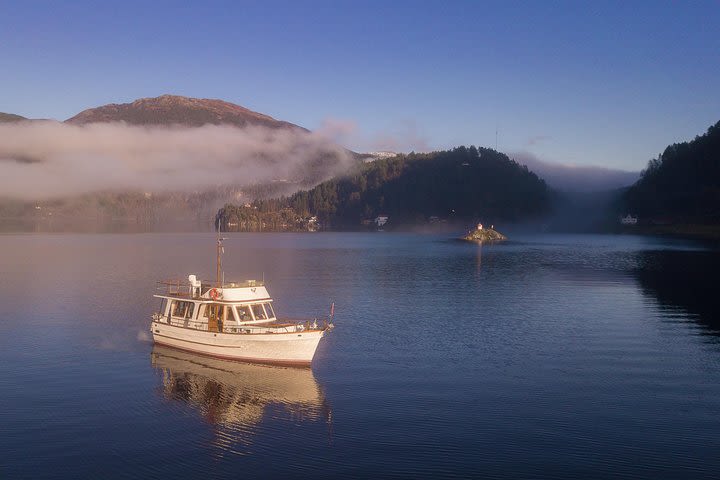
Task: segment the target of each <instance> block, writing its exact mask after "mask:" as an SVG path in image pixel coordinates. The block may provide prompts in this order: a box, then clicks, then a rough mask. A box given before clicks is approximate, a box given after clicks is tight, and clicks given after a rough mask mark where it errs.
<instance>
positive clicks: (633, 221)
mask: <svg viewBox="0 0 720 480" xmlns="http://www.w3.org/2000/svg"><path fill="white" fill-rule="evenodd" d="M637 222H638V219H637V217H633V216H632V215H630V214H629V213H628V214H627V215H625V216H624V217H621V218H620V223H621V224H623V225H637Z"/></svg>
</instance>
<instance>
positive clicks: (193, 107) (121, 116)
mask: <svg viewBox="0 0 720 480" xmlns="http://www.w3.org/2000/svg"><path fill="white" fill-rule="evenodd" d="M65 122H66V123H72V124H76V125H83V124H87V123H103V122H125V123H128V124H131V125H183V126H192V127H199V126H202V125H208V124H210V125H228V124H229V125H236V126H238V127H246V126H263V127H268V128H282V129H293V130H294V129H298V130H302V131H308V130H306V129H305V128H302V127H300V126H298V125H295V124H292V123H290V122H284V121H282V120H276V119H274V118H272V117H270V116H268V115H264V114H262V113H258V112H254V111H252V110H249V109H247V108H245V107H241V106H240V105H235V104H234V103H230V102H226V101H223V100H215V99H207V98H190V97H182V96H179V95H162V96H159V97H155V98H141V99H138V100H135V101H134V102H132V103H121V104H117V103H111V104H108V105H103V106H100V107H96V108H89V109H87V110H83V111H82V112H80V113H78V114H77V115H75V116H74V117H72V118H69V119H67V120H66V121H65Z"/></svg>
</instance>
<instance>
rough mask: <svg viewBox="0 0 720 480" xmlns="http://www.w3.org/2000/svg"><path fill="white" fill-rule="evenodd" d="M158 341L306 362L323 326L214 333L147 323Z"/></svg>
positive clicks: (247, 357) (252, 358)
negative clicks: (286, 330)
mask: <svg viewBox="0 0 720 480" xmlns="http://www.w3.org/2000/svg"><path fill="white" fill-rule="evenodd" d="M151 331H152V335H153V341H154V342H155V343H156V344H158V345H165V346H167V347H172V348H177V349H180V350H186V351H189V352H195V353H200V354H203V355H208V356H212V357H217V358H224V359H228V360H240V361H245V362H252V363H268V364H275V365H295V366H309V365H310V364H311V363H312V359H313V357H314V356H315V351H316V350H317V346H318V343H320V339H321V338H322V337H323V335H324V334H325V331H323V330H311V331H304V332H292V333H271V334H234V333H215V332H207V331H202V330H195V329H189V328H183V327H176V326H173V325H168V324H166V323H158V322H152V323H151Z"/></svg>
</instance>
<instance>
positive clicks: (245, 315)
mask: <svg viewBox="0 0 720 480" xmlns="http://www.w3.org/2000/svg"><path fill="white" fill-rule="evenodd" d="M235 308H236V311H237V317H238V319H239V321H241V322H249V321H251V320H252V315H251V314H250V307H248V306H247V305H241V306H239V307H235Z"/></svg>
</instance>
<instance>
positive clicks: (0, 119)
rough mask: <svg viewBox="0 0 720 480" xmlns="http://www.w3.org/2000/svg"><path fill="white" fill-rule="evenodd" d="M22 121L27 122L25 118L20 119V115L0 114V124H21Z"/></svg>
mask: <svg viewBox="0 0 720 480" xmlns="http://www.w3.org/2000/svg"><path fill="white" fill-rule="evenodd" d="M23 120H27V118H25V117H21V116H20V115H15V114H14V113H3V112H0V123H5V122H21V121H23Z"/></svg>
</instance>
